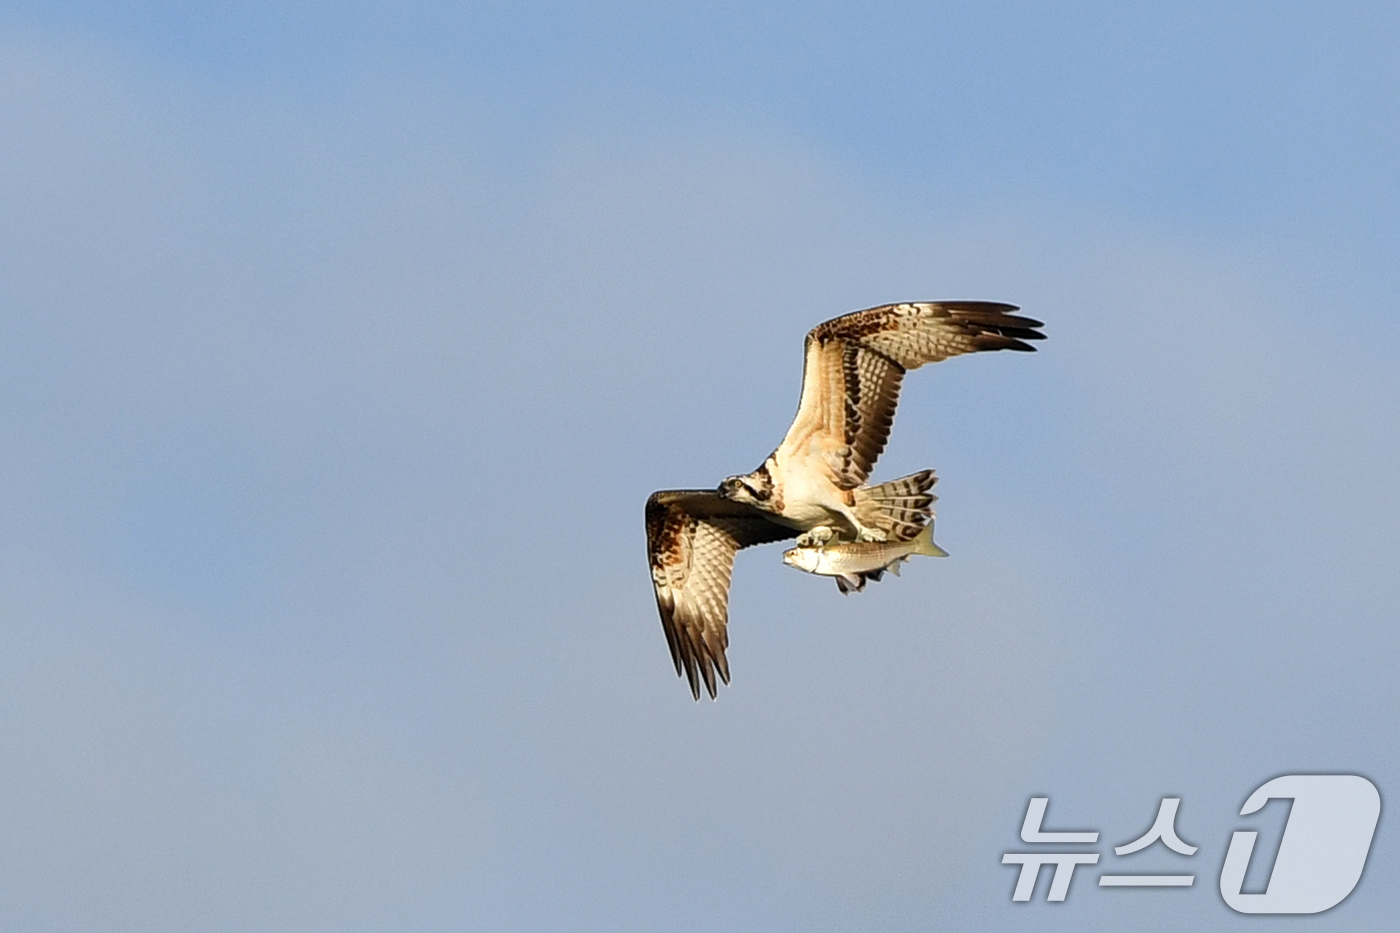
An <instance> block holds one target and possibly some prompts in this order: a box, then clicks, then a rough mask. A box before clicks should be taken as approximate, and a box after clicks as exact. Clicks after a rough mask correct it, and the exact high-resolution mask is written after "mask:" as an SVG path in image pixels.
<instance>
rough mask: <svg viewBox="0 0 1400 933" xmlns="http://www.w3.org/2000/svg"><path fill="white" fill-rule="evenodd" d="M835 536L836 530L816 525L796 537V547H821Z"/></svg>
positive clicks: (827, 526)
mask: <svg viewBox="0 0 1400 933" xmlns="http://www.w3.org/2000/svg"><path fill="white" fill-rule="evenodd" d="M835 536H836V529H834V528H832V527H831V526H829V525H818V526H817V527H816V528H813V529H811V530H810V531H807V532H804V533H803V534H800V535H798V536H797V546H798V547H821V546H822V545H823V544H826V542H828V541H830V540H831V539H832V538H834V537H835Z"/></svg>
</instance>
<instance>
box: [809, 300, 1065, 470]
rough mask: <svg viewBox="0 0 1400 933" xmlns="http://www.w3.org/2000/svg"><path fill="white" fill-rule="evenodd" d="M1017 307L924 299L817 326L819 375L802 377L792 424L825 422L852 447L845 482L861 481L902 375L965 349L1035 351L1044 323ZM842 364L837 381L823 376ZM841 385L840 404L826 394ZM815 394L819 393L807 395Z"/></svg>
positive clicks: (881, 445)
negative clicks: (1018, 312)
mask: <svg viewBox="0 0 1400 933" xmlns="http://www.w3.org/2000/svg"><path fill="white" fill-rule="evenodd" d="M1016 310H1017V308H1016V306H1015V305H1008V304H1001V303H999V302H992V301H943V302H923V301H920V302H908V303H905V304H894V305H881V306H880V307H878V308H868V309H866V310H864V311H855V312H852V313H851V314H845V315H842V316H841V317H838V318H834V319H833V320H830V321H827V322H826V323H825V324H820V325H818V326H817V327H815V328H813V329H812V332H811V333H809V334H808V335H807V359H806V366H807V368H808V370H809V373H810V372H811V371H812V370H813V368H814V367H816V373H817V374H818V378H810V379H809V378H806V377H804V379H803V393H802V401H801V403H800V404H799V406H798V415H797V418H796V420H794V422H793V430H794V431H796V430H798V426H799V425H808V426H810V425H811V424H812V421H813V420H814V419H815V420H816V421H817V422H824V423H825V424H824V427H825V428H826V429H827V430H830V431H832V433H834V434H836V435H838V436H840V437H842V438H843V441H844V443H845V445H846V446H847V447H849V448H850V453H849V455H848V456H847V463H846V466H845V469H844V470H842V475H841V476H840V477H839V478H838V479H839V482H840V484H841V485H843V486H845V487H847V488H853V487H855V486H859V485H861V484H862V483H864V482H865V481H866V479H867V478H868V477H869V476H870V470H871V468H872V467H873V466H874V465H875V461H876V459H878V458H879V456H880V454H881V452H883V451H884V449H885V442H886V441H887V440H888V439H889V435H890V427H891V425H893V423H894V410H895V406H896V405H898V403H899V389H900V385H901V383H902V382H903V379H904V374H905V373H906V372H908V371H909V370H911V369H917V368H918V367H920V366H922V365H924V364H925V363H936V362H938V361H939V360H945V359H947V358H948V357H950V356H958V355H960V354H963V353H976V352H979V351H982V350H1034V349H1035V347H1033V346H1031V345H1030V344H1029V343H1026V341H1028V340H1041V339H1043V338H1044V336H1045V335H1044V334H1042V333H1040V331H1039V330H1037V329H1036V328H1039V327H1042V326H1044V325H1042V324H1041V323H1040V322H1039V321H1036V320H1032V319H1031V318H1027V317H1019V316H1016V315H1014V314H1011V312H1012V311H1016ZM838 365H839V368H840V374H841V377H840V379H839V380H833V379H830V378H821V377H820V373H821V372H822V371H824V370H829V369H834V368H835V367H836V366H838ZM838 389H839V390H840V391H842V392H843V393H844V399H842V400H841V401H840V402H838V401H837V400H836V399H832V398H823V397H821V396H822V395H823V394H824V393H827V392H831V391H837V390H838ZM811 394H815V395H816V396H818V397H814V398H810V399H809V398H808V396H809V395H811ZM833 419H839V423H831V422H832V421H833ZM808 430H810V427H809V428H808ZM790 436H791V434H790Z"/></svg>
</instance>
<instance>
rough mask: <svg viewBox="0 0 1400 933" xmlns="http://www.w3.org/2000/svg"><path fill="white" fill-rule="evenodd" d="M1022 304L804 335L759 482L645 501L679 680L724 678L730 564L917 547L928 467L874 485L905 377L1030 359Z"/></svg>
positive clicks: (864, 315)
mask: <svg viewBox="0 0 1400 933" xmlns="http://www.w3.org/2000/svg"><path fill="white" fill-rule="evenodd" d="M1016 310H1018V309H1017V307H1016V306H1015V305H1008V304H1001V303H999V302H990V301H941V302H932V301H916V302H906V303H903V304H892V305H881V306H880V307H877V308H868V309H866V310H864V311H854V312H852V313H850V314H845V315H842V316H841V317H838V318H834V319H832V320H830V321H827V322H826V323H825V324H819V325H818V326H817V327H815V328H813V329H812V331H811V332H810V333H809V334H807V342H806V348H805V357H804V360H803V368H802V397H801V400H800V401H799V402H798V405H797V417H796V418H794V419H793V422H792V427H790V428H788V432H787V436H786V437H784V438H783V441H782V443H781V444H779V445H778V448H777V449H776V450H774V451H773V452H772V453H771V454H769V455H768V457H767V459H765V460H764V461H763V463H762V465H760V466H759V468H758V469H756V470H754V471H753V472H752V473H745V474H743V475H739V476H731V477H729V478H728V479H726V480H725V481H724V482H722V483H720V484H719V488H718V489H681V490H663V491H661V492H655V493H652V495H651V497H650V498H649V499H647V506H646V528H647V554H648V557H649V559H650V563H651V578H652V585H653V586H654V587H655V589H656V605H657V608H658V609H659V610H660V612H661V627H662V629H663V631H665V633H666V644H667V645H668V646H669V647H670V649H671V660H672V661H673V662H674V663H675V666H676V674H677V675H683V676H684V677H685V678H686V680H687V681H689V683H690V691H691V693H692V694H694V696H695V699H697V700H698V699H700V686H701V684H702V683H703V684H704V686H705V689H706V691H708V692H709V694H710V697H711V699H713V698H714V697H715V695H716V675H718V678H719V679H720V680H723V681H724V682H725V683H726V684H727V683H729V661H728V659H727V658H726V657H725V649H726V648H727V647H728V646H729V635H728V631H727V628H728V623H729V578H730V572H731V571H732V570H733V567H734V555H735V554H736V553H737V552H738V551H739V550H740V549H741V548H745V547H749V546H751V545H755V544H766V543H769V542H772V541H782V540H786V539H788V538H793V537H796V538H797V544H798V545H799V546H800V547H821V546H824V545H827V544H828V543H831V544H836V545H839V544H840V543H841V542H879V541H908V540H912V539H914V538H915V537H916V536H918V535H919V533H920V532H921V531H922V530H923V527H924V525H925V524H926V523H927V522H928V521H929V520H930V519H931V517H932V508H931V507H932V503H933V499H934V497H933V496H932V495H931V494H930V493H929V489H930V488H932V486H933V484H934V482H935V478H934V474H933V471H932V470H923V471H921V472H919V473H915V474H912V475H910V476H906V477H903V478H901V479H896V480H892V481H890V482H888V483H882V484H880V485H878V486H868V485H866V480H867V479H868V478H869V476H870V471H871V468H872V467H874V465H875V461H876V459H878V458H879V456H880V454H881V452H882V451H884V449H885V442H886V441H887V440H888V439H889V434H890V426H891V425H892V424H893V422H894V410H895V406H896V405H897V404H898V402H899V389H900V385H901V383H902V382H903V380H904V374H905V373H906V372H908V371H909V370H911V369H917V368H919V367H920V366H922V365H924V364H925V363H936V362H938V361H939V360H945V359H947V358H948V357H951V356H959V355H961V354H963V353H977V352H980V351H983V350H1034V349H1035V348H1034V347H1033V346H1031V345H1030V344H1029V343H1027V342H1026V341H1028V340H1040V339H1043V338H1044V336H1045V335H1044V334H1042V333H1041V332H1040V331H1039V330H1038V329H1037V328H1040V327H1042V326H1044V325H1042V324H1041V323H1040V322H1039V321H1035V320H1032V319H1030V318H1027V317H1019V316H1017V315H1015V314H1012V312H1014V311H1016Z"/></svg>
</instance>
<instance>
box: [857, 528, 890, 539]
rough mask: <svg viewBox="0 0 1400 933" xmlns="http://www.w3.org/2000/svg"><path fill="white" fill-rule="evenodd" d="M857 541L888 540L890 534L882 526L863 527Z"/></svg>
mask: <svg viewBox="0 0 1400 933" xmlns="http://www.w3.org/2000/svg"><path fill="white" fill-rule="evenodd" d="M856 540H857V541H887V540H889V535H888V534H887V533H886V532H885V531H884V530H883V529H880V528H862V529H861V530H860V534H859V535H857V536H856Z"/></svg>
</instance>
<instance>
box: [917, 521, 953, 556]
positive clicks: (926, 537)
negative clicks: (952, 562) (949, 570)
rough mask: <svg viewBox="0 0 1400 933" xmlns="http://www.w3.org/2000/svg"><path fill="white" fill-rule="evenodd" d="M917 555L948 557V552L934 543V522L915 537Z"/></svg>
mask: <svg viewBox="0 0 1400 933" xmlns="http://www.w3.org/2000/svg"><path fill="white" fill-rule="evenodd" d="M913 543H914V552H913V553H915V554H927V555H928V556H929V557H947V556H948V552H947V551H945V550H943V549H942V548H941V547H939V546H938V545H936V544H934V543H933V522H929V523H928V524H927V525H925V526H924V527H923V530H922V531H920V532H919V533H918V534H917V535H915V536H914V542H913Z"/></svg>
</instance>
